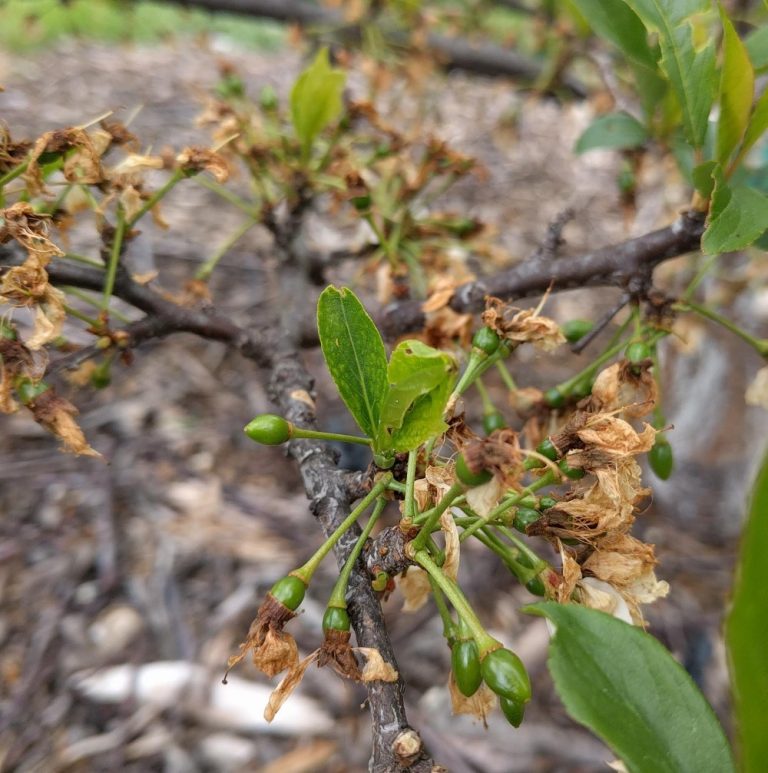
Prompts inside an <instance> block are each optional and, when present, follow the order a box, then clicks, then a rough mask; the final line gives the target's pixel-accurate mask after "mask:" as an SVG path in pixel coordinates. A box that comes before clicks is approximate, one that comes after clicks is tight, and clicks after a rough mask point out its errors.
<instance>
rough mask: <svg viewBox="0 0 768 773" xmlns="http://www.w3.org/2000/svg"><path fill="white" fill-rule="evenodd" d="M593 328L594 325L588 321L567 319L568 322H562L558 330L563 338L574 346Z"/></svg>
mask: <svg viewBox="0 0 768 773" xmlns="http://www.w3.org/2000/svg"><path fill="white" fill-rule="evenodd" d="M594 326H595V323H594V322H591V321H590V320H588V319H569V320H568V322H564V323H563V324H562V325H561V326H560V330H561V331H562V333H563V335H564V336H565V340H566V341H568V342H569V343H572V344H575V343H576V342H577V341H580V340H581V339H582V338H584V336H585V335H586V334H587V333H589V331H590V330H592V328H593V327H594Z"/></svg>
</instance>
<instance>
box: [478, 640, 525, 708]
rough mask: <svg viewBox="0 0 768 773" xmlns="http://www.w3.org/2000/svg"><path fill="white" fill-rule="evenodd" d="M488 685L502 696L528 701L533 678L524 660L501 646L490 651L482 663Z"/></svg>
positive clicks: (520, 701)
mask: <svg viewBox="0 0 768 773" xmlns="http://www.w3.org/2000/svg"><path fill="white" fill-rule="evenodd" d="M480 672H481V673H482V675H483V679H484V680H485V683H486V684H487V685H488V687H490V688H491V690H493V692H495V693H496V695H500V696H501V697H502V698H507V699H509V700H513V701H517V702H518V703H526V702H527V701H529V700H530V699H531V680H530V679H529V678H528V672H527V671H526V670H525V666H524V665H523V662H522V660H520V658H519V657H517V655H515V653H514V652H512V651H511V650H508V649H506V648H505V647H500V648H499V649H497V650H494V651H493V652H489V653H488V654H487V655H486V656H485V658H483V661H482V663H481V664H480Z"/></svg>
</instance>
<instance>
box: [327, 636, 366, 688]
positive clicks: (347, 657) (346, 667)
mask: <svg viewBox="0 0 768 773" xmlns="http://www.w3.org/2000/svg"><path fill="white" fill-rule="evenodd" d="M351 638H352V633H351V631H337V630H335V629H333V628H329V629H327V630H326V631H325V638H324V639H323V644H322V646H321V647H320V649H319V650H318V652H317V665H318V668H324V667H325V666H330V667H331V668H332V669H333V670H334V671H335V672H336V673H337V674H338V675H339V676H341V677H344V678H345V679H352V680H353V681H355V682H359V681H360V680H361V679H362V674H361V673H360V667H359V666H358V663H357V658H355V653H354V651H353V648H352V647H351V646H350V644H349V640H350V639H351Z"/></svg>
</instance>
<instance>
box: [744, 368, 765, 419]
mask: <svg viewBox="0 0 768 773" xmlns="http://www.w3.org/2000/svg"><path fill="white" fill-rule="evenodd" d="M745 400H746V402H747V405H756V406H758V407H760V408H766V409H768V365H766V366H765V367H764V368H760V370H758V371H757V373H756V374H755V378H754V380H753V381H752V383H751V384H750V385H749V386H748V387H747V392H746V395H745Z"/></svg>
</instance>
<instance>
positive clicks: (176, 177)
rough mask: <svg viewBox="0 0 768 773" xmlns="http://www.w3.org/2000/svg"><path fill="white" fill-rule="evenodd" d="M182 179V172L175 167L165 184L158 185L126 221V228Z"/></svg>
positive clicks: (139, 218)
mask: <svg viewBox="0 0 768 773" xmlns="http://www.w3.org/2000/svg"><path fill="white" fill-rule="evenodd" d="M183 179H184V172H182V170H181V169H176V170H175V171H174V173H173V174H172V175H171V176H170V177H169V178H168V179H167V180H166V181H165V184H164V185H162V186H160V187H159V188H158V189H157V190H156V191H155V192H154V193H153V194H152V195H151V196H150V197H149V198H148V199H147V200H146V201H145V202H144V204H143V205H142V207H141V209H140V210H139V211H138V212H137V213H136V214H135V215H134V216H133V217H132V218H131V219H130V220H128V222H127V224H126V225H127V226H128V228H133V226H134V225H136V223H138V222H139V220H141V218H142V217H144V215H146V214H147V212H149V210H150V209H152V207H154V206H155V204H157V203H158V202H159V201H160V200H161V199H162V198H163V197H164V196H165V195H166V194H167V193H168V192H169V191H171V190H172V189H173V187H174V186H175V185H176V184H177V183H178V182H180V181H181V180H183Z"/></svg>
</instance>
